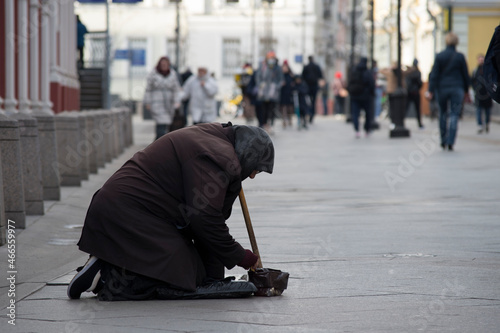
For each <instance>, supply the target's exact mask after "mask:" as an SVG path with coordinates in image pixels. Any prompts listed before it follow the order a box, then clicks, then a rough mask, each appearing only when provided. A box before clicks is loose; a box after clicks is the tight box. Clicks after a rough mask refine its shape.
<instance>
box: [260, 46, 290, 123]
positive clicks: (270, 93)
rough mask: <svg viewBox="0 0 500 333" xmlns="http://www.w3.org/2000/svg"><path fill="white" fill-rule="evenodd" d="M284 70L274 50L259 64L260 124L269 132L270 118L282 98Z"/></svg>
mask: <svg viewBox="0 0 500 333" xmlns="http://www.w3.org/2000/svg"><path fill="white" fill-rule="evenodd" d="M282 81H283V71H282V70H281V67H280V66H279V65H278V59H277V58H276V54H275V53H274V52H273V51H269V52H267V54H266V59H265V60H264V62H262V63H261V64H260V66H259V69H258V71H257V73H256V76H255V84H256V86H257V100H258V101H259V102H261V105H262V108H261V111H260V112H261V113H262V114H261V116H260V117H259V126H260V127H262V128H264V130H266V131H267V132H270V131H271V127H270V126H269V125H268V123H267V122H268V119H269V118H270V117H272V116H273V114H274V110H275V108H276V105H277V104H278V103H279V100H280V92H281V82H282Z"/></svg>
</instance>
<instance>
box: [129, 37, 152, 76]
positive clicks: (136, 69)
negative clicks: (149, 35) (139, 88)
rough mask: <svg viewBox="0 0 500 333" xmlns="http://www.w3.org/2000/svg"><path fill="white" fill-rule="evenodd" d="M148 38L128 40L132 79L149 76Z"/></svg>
mask: <svg viewBox="0 0 500 333" xmlns="http://www.w3.org/2000/svg"><path fill="white" fill-rule="evenodd" d="M147 46H148V43H147V40H146V38H136V37H133V38H129V39H128V52H129V61H130V67H129V71H130V76H131V77H144V76H146V75H147V67H146V50H147Z"/></svg>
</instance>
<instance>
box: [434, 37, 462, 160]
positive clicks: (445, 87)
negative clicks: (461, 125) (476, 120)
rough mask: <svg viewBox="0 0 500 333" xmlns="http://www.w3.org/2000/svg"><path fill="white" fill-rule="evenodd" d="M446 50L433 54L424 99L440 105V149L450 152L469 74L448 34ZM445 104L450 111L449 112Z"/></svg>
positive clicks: (455, 39) (455, 41) (454, 42)
mask: <svg viewBox="0 0 500 333" xmlns="http://www.w3.org/2000/svg"><path fill="white" fill-rule="evenodd" d="M445 41H446V49H445V50H444V51H442V52H440V53H438V54H437V55H436V59H435V61H434V65H433V66H432V71H431V74H430V78H429V91H428V92H427V94H426V95H427V98H428V99H430V100H432V99H433V98H434V96H435V97H436V98H437V101H438V104H439V130H440V133H441V147H442V148H443V149H446V148H448V150H450V151H451V150H453V145H454V144H455V137H456V134H457V126H458V117H459V115H460V110H461V109H462V104H463V101H464V97H465V95H466V94H468V91H469V85H470V83H469V81H470V79H469V72H468V70H467V62H466V61H465V57H464V55H463V54H462V53H460V52H457V51H456V46H457V45H458V37H457V35H456V34H454V33H453V32H449V33H448V34H447V35H446V37H445ZM448 102H450V110H449V111H448Z"/></svg>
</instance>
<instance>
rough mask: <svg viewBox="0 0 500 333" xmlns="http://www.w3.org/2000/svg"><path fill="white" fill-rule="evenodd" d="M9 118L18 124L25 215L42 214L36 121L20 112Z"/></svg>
mask: <svg viewBox="0 0 500 333" xmlns="http://www.w3.org/2000/svg"><path fill="white" fill-rule="evenodd" d="M10 118H12V119H15V120H17V123H18V126H19V134H20V142H21V163H22V173H23V187H24V205H25V212H26V215H43V214H44V213H45V212H44V209H43V186H42V169H41V165H40V142H39V140H38V124H37V121H36V119H35V118H33V117H31V116H30V115H27V114H22V113H16V114H13V115H11V116H10Z"/></svg>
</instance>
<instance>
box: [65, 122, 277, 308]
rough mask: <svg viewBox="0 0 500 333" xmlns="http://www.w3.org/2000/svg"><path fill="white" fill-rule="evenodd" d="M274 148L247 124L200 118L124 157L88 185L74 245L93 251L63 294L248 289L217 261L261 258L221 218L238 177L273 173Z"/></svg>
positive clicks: (136, 295)
mask: <svg viewBox="0 0 500 333" xmlns="http://www.w3.org/2000/svg"><path fill="white" fill-rule="evenodd" d="M273 165H274V148H273V144H272V141H271V139H270V137H269V135H268V134H267V133H266V132H265V131H264V130H263V129H261V128H258V127H254V126H232V125H231V123H229V124H219V123H206V124H200V125H196V126H190V127H186V128H183V129H179V130H177V131H173V132H170V133H168V134H166V135H164V136H162V137H161V138H160V139H158V140H156V141H155V142H154V143H152V144H150V145H149V146H148V147H146V148H145V149H143V150H141V151H139V152H137V153H136V154H135V155H134V156H133V157H132V158H131V159H130V160H129V161H127V162H126V163H125V164H124V165H123V166H122V167H121V168H120V169H119V170H118V171H117V172H116V173H115V174H114V175H113V176H111V178H110V179H109V180H108V181H107V182H106V183H105V184H104V185H103V187H102V188H101V189H100V190H99V191H97V192H96V193H95V194H94V197H93V198H92V202H91V203H90V206H89V209H88V212H87V216H86V218H85V223H84V227H83V230H82V235H81V238H80V241H79V243H78V246H79V248H80V250H81V251H84V252H86V253H89V254H90V255H91V257H90V259H89V261H88V262H87V264H86V265H85V266H84V267H83V268H82V269H81V270H79V273H78V274H76V276H75V277H74V278H73V280H72V281H71V283H70V285H69V287H68V296H69V298H72V299H77V298H80V295H81V294H82V293H83V292H84V291H92V292H94V293H98V297H99V299H100V300H105V301H115V300H141V299H184V298H222V297H244V296H250V295H251V294H252V293H253V292H254V291H255V290H256V288H255V286H254V285H253V284H252V283H251V282H231V281H228V280H227V279H224V267H226V268H227V269H231V268H233V267H234V266H235V265H238V266H241V267H243V268H245V269H249V268H251V267H254V266H255V265H256V263H257V260H258V257H257V256H256V255H254V254H253V253H252V252H251V251H250V250H245V249H244V248H243V247H242V246H241V245H240V244H239V243H238V242H236V241H235V240H234V239H233V237H232V236H231V234H230V233H229V228H228V226H227V225H226V220H227V219H228V218H229V217H230V215H231V208H232V206H233V203H234V201H235V200H236V197H237V196H238V194H239V192H240V190H241V182H242V181H243V180H244V179H246V178H248V177H249V178H252V179H253V178H254V177H255V176H256V174H257V173H259V172H261V171H264V172H268V173H272V171H273Z"/></svg>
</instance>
